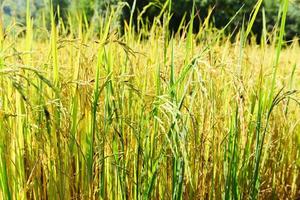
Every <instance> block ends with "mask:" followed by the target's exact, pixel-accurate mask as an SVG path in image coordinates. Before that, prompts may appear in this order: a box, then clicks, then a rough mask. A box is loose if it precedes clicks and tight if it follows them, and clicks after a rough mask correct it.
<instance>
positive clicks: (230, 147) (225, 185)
mask: <svg viewBox="0 0 300 200" xmlns="http://www.w3.org/2000/svg"><path fill="white" fill-rule="evenodd" d="M28 2H29V0H28ZM261 3H262V1H258V3H257V4H256V7H255V8H254V10H253V14H252V16H251V18H250V19H249V23H248V24H247V23H244V28H242V29H241V31H240V32H239V33H238V34H237V36H236V38H235V39H234V42H232V41H233V39H232V38H229V37H228V36H225V34H224V30H217V29H215V28H213V26H212V25H211V24H209V23H208V22H209V17H208V18H207V20H206V21H205V23H204V24H203V26H201V28H200V31H199V33H197V34H195V33H193V23H192V22H193V21H191V22H190V23H188V24H187V25H184V24H183V23H182V24H181V25H180V28H179V29H180V30H181V31H182V32H181V33H172V32H170V31H169V29H168V25H169V24H168V23H169V20H170V18H171V14H170V13H169V11H170V10H171V4H170V1H166V2H165V4H164V5H161V6H162V12H161V13H160V19H162V20H158V19H156V20H154V24H153V25H152V26H151V27H149V26H148V24H147V23H146V22H145V21H143V23H142V21H138V32H135V31H134V28H133V22H132V19H131V20H130V22H129V24H128V25H127V24H125V27H124V34H123V35H121V34H119V32H118V28H117V26H115V23H116V21H117V20H118V18H117V17H116V15H115V13H116V12H114V11H112V12H110V14H109V15H107V16H105V18H102V19H101V20H100V21H99V22H97V23H99V24H94V23H92V24H90V25H88V23H87V22H86V19H85V16H84V13H78V15H77V16H70V17H69V19H68V25H64V24H62V22H60V25H57V24H56V20H55V16H54V15H53V14H51V16H50V19H51V23H50V30H49V31H48V30H47V27H46V23H44V27H39V29H36V28H33V19H32V18H30V14H29V13H30V8H29V6H28V7H27V13H28V15H27V18H26V21H27V23H26V24H27V26H26V28H25V29H26V33H25V37H24V36H22V35H16V33H15V32H13V31H11V30H12V29H13V26H12V27H10V28H9V29H6V30H5V31H4V32H3V30H4V29H2V26H1V27H0V136H1V141H0V188H1V190H0V198H1V199H257V198H260V199H273V198H275V199H276V198H278V199H284V198H290V199H292V198H296V197H299V195H300V193H299V191H300V188H299V185H300V176H299V165H300V159H299V156H300V155H299V153H300V124H299V123H300V121H299V117H300V108H299V105H300V102H299V97H300V96H299V93H298V90H299V89H300V88H299V84H298V83H299V81H300V71H299V64H300V57H299V54H300V47H299V44H298V43H297V42H295V43H292V44H290V45H286V44H285V43H284V28H285V16H286V12H287V10H286V9H287V4H288V1H287V0H285V1H282V6H281V11H280V12H281V13H280V14H279V17H280V22H279V23H278V27H277V29H278V31H276V32H274V33H272V34H268V33H266V32H264V34H263V37H262V41H263V42H262V43H261V44H260V45H258V44H256V43H254V42H249V41H254V39H253V38H251V37H252V36H251V28H252V25H253V21H254V19H255V17H256V15H257V14H259V8H260V6H261ZM238 12H239V11H238ZM51 13H52V12H51ZM194 15H195V13H194V12H193V13H192V14H191V19H192V20H193V18H194V17H195V16H194ZM141 19H142V18H139V20H141ZM232 20H234V17H233V18H232ZM246 21H247V19H245V22H246ZM229 23H230V22H229ZM0 25H1V24H0ZM265 26H266V25H265V24H264V27H265ZM67 27H69V31H66V30H67ZM97 27H99V29H98V31H99V32H98V34H93V33H94V31H95V29H96V28H97ZM41 30H42V31H41ZM41 34H45V35H43V36H42V35H41ZM41 38H48V39H47V40H43V39H41ZM266 40H268V41H273V42H271V43H270V44H267V42H266Z"/></svg>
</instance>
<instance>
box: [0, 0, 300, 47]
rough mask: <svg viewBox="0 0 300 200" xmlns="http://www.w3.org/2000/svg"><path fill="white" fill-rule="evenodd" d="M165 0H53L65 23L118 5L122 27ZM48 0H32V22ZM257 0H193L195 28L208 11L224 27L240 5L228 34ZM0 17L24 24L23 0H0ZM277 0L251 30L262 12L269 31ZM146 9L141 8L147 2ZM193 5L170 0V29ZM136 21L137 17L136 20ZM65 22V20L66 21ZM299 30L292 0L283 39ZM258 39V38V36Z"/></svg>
mask: <svg viewBox="0 0 300 200" xmlns="http://www.w3.org/2000/svg"><path fill="white" fill-rule="evenodd" d="M165 1H166V0H124V1H122V0H53V4H54V8H56V9H55V10H58V13H59V14H57V15H59V16H60V18H61V20H62V22H64V23H66V21H67V19H68V16H76V14H78V13H84V14H85V15H86V19H87V21H88V22H89V23H93V22H95V21H97V20H98V19H99V17H101V16H102V17H103V16H105V15H106V14H107V13H108V12H109V10H111V9H110V8H112V7H117V6H119V8H120V7H121V8H122V9H119V12H120V15H119V16H120V18H119V22H120V23H119V26H120V27H122V26H123V25H124V23H126V21H127V22H128V20H129V18H130V13H131V8H132V7H135V9H134V11H135V12H134V15H133V16H134V19H136V18H137V16H138V14H139V13H141V12H142V11H143V12H144V13H143V15H142V18H143V19H144V20H145V21H146V22H147V23H148V24H149V26H150V25H151V23H152V21H153V18H154V17H155V16H156V15H158V14H159V12H160V10H161V9H162V7H163V4H164V2H165ZM49 2H50V1H49V0H31V1H30V4H31V12H32V17H33V18H34V19H35V26H36V27H39V26H40V23H47V21H49V20H48V19H47V17H48V16H49V12H50V6H49V5H50V3H49ZM256 2H257V1H256V0H246V1H241V0H195V8H196V18H195V26H194V29H195V31H198V30H199V29H198V28H199V25H201V23H202V22H203V21H204V19H205V18H206V17H207V16H208V13H211V17H210V21H209V22H210V24H211V26H214V27H216V28H222V27H224V26H225V25H226V24H227V23H228V22H229V21H230V19H231V18H232V17H233V16H234V15H235V14H236V13H237V11H238V10H239V9H240V8H241V7H242V10H241V12H239V14H238V15H237V16H236V17H235V18H234V20H233V22H232V23H231V24H230V26H229V27H228V29H227V32H228V33H230V34H234V33H236V32H237V31H238V30H239V28H240V27H241V26H242V24H243V21H244V22H245V24H247V21H248V20H249V16H250V15H251V11H252V10H253V7H254V6H255V4H256ZM0 3H1V10H2V12H1V13H2V18H3V23H4V26H5V27H7V26H9V25H10V24H11V23H12V22H14V23H15V25H18V26H23V25H25V23H26V20H25V19H26V17H25V16H26V0H0ZM280 3H281V1H280V0H264V1H263V6H262V7H261V12H260V13H259V14H258V16H257V18H256V21H255V24H254V27H253V34H254V35H256V36H257V38H259V37H260V35H261V32H262V29H263V16H264V15H265V19H266V20H265V22H266V25H267V26H266V28H267V30H268V31H269V32H272V30H273V29H274V27H276V22H277V21H278V20H277V18H278V8H279V5H280ZM147 5H149V6H148V7H147V9H146V10H143V8H144V7H145V6H147ZM192 7H193V0H173V3H172V13H173V16H172V19H171V22H170V29H172V30H175V31H176V30H177V28H178V26H179V24H180V22H181V21H182V19H183V17H185V21H186V23H187V22H188V20H189V16H190V15H189V13H190V12H191V10H192ZM135 23H136V21H135ZM66 24H67V23H66ZM299 33H300V0H291V1H290V6H289V12H288V18H287V28H286V39H287V40H291V39H293V38H294V37H296V36H299ZM258 41H259V40H258Z"/></svg>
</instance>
